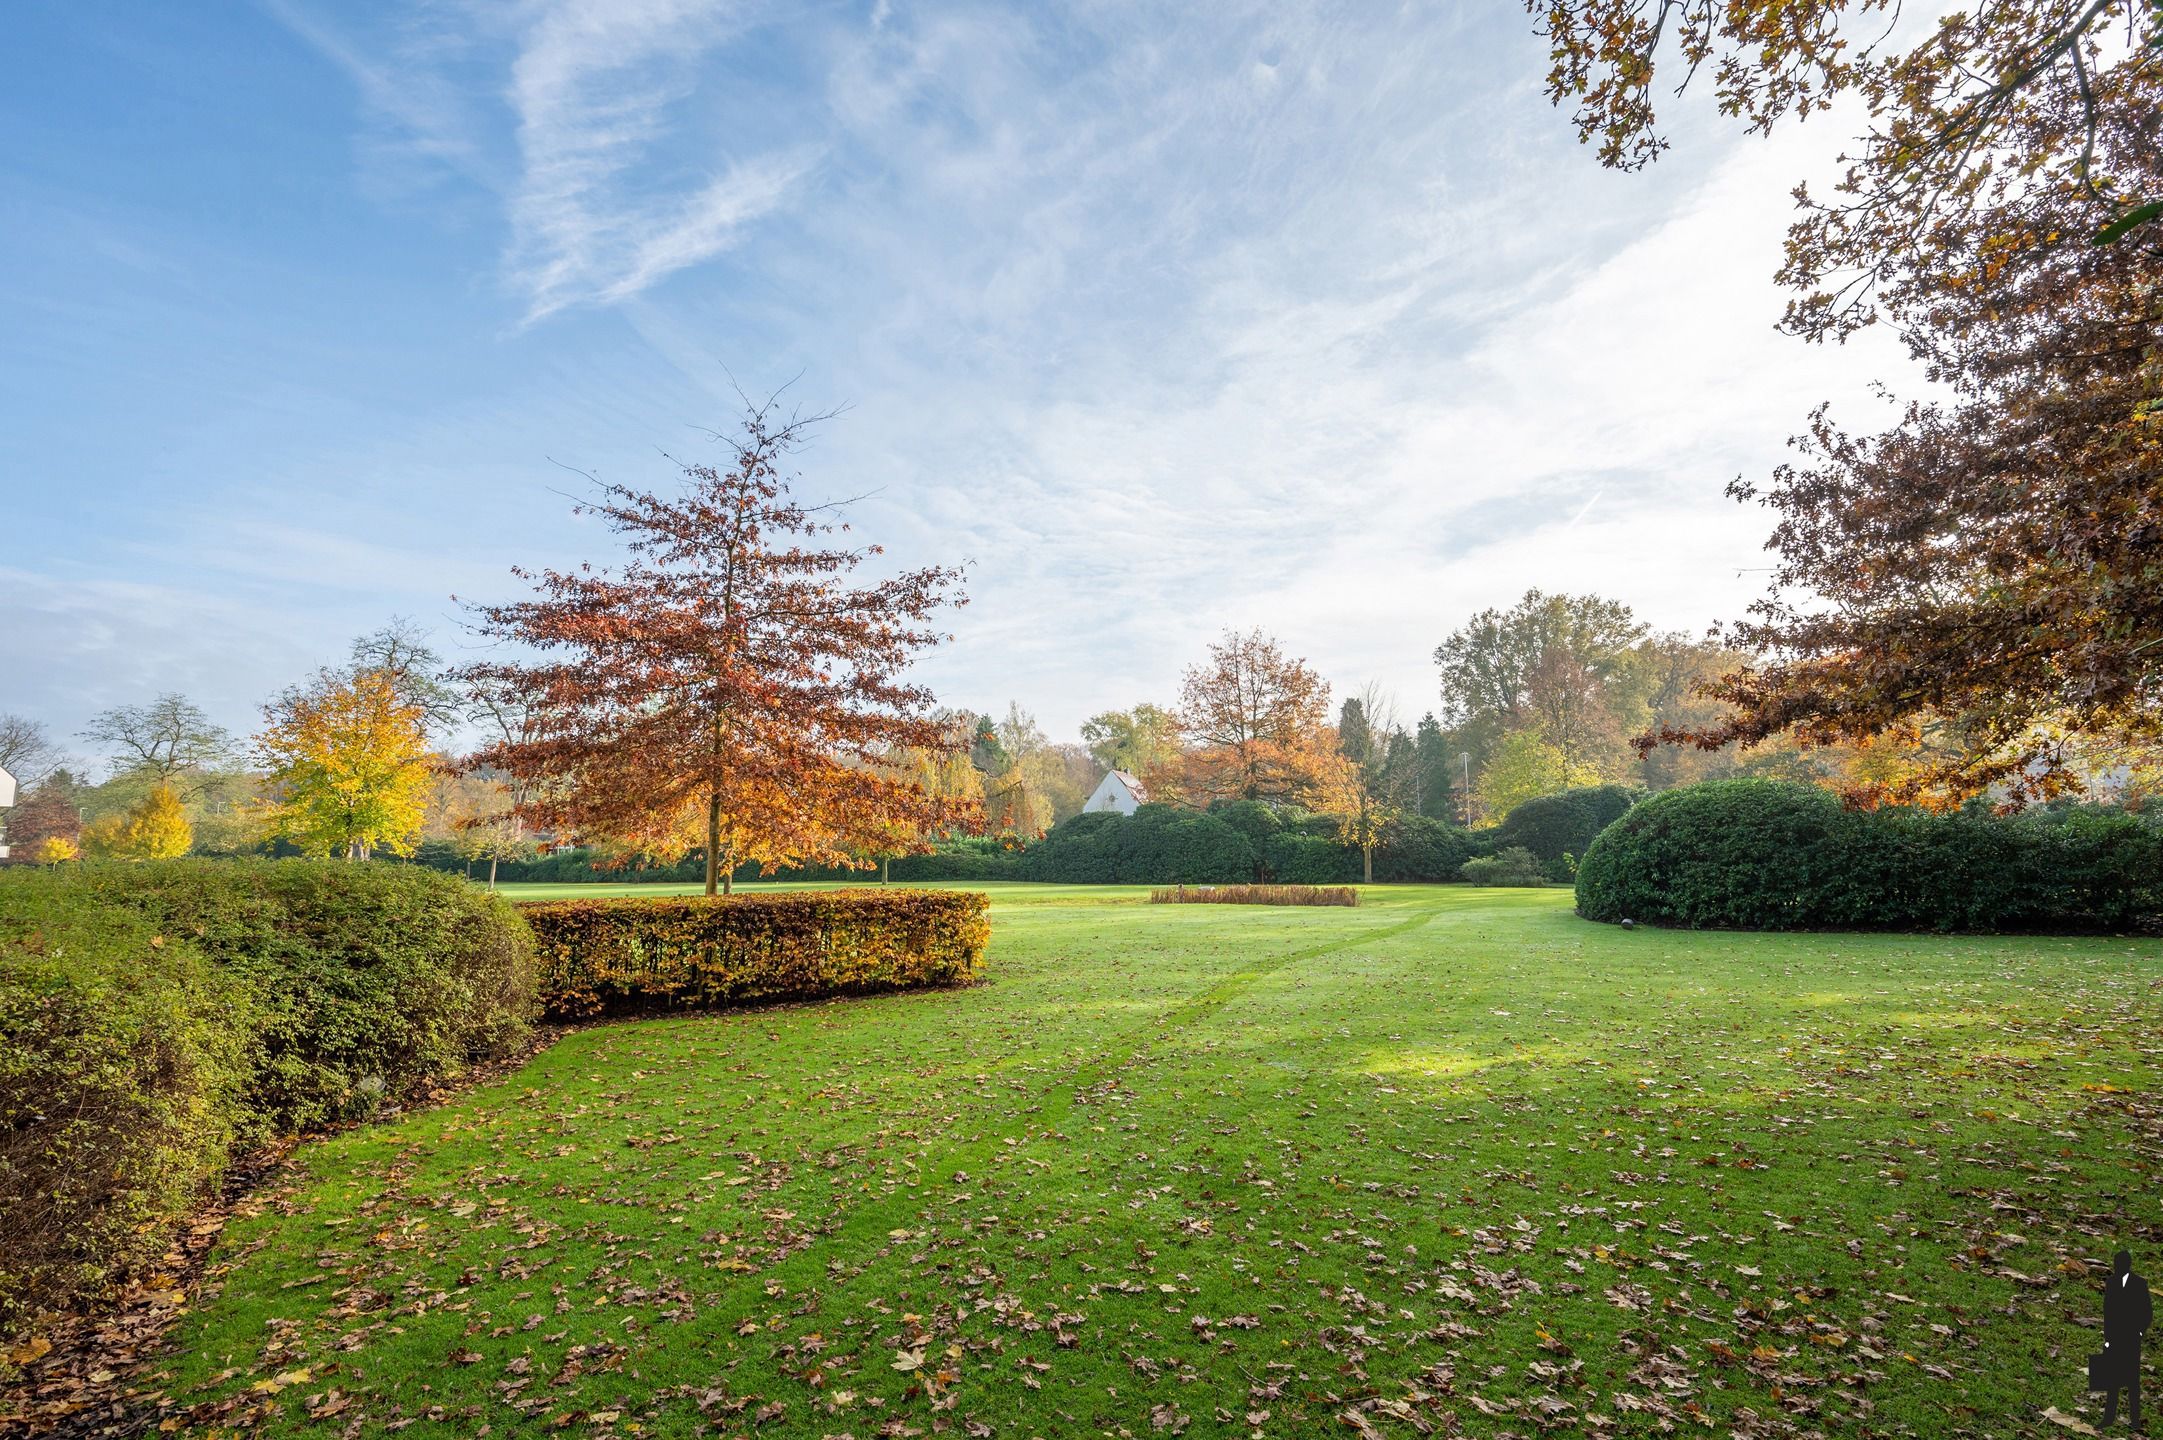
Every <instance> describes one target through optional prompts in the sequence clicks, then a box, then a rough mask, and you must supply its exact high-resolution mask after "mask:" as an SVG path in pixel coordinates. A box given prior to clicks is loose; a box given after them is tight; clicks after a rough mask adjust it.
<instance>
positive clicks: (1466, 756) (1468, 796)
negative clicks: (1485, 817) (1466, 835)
mask: <svg viewBox="0 0 2163 1440" xmlns="http://www.w3.org/2000/svg"><path fill="white" fill-rule="evenodd" d="M1457 763H1458V764H1460V765H1462V766H1464V776H1465V781H1464V807H1463V808H1464V817H1465V829H1467V830H1470V829H1471V828H1472V752H1471V751H1470V750H1466V751H1463V752H1461V753H1460V754H1459V755H1458V756H1457Z"/></svg>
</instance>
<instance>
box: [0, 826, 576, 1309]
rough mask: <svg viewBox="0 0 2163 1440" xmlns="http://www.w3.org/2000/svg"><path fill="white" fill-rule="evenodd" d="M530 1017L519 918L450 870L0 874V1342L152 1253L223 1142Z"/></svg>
mask: <svg viewBox="0 0 2163 1440" xmlns="http://www.w3.org/2000/svg"><path fill="white" fill-rule="evenodd" d="M533 999H534V995H533V952H532V942H531V939H530V937H529V936H528V934H527V931H526V928H525V926H524V925H523V924H521V923H520V922H519V919H518V916H517V914H516V912H515V911H513V910H512V909H511V907H510V906H509V905H508V904H506V903H505V902H503V901H501V900H498V899H495V898H493V897H491V896H488V895H486V894H485V893H483V892H481V891H479V890H476V889H475V888H473V887H472V886H469V885H467V884H465V883H464V882H463V881H460V880H458V879H455V878H453V877H451V876H446V875H439V874H434V873H431V872H428V871H422V870H416V869H413V868H410V867H406V866H396V865H384V864H371V863H362V864H348V863H344V862H338V863H324V862H320V861H305V860H280V861H238V860H172V861H162V862H157V863H151V864H125V863H115V864H109V865H107V864H90V865H71V866H67V867H64V868H63V869H61V870H58V871H48V870H41V869H35V868H30V867H12V868H10V869H8V870H6V871H5V872H0V1325H4V1324H6V1323H7V1322H9V1320H10V1318H11V1317H19V1316H21V1315H23V1314H26V1313H29V1312H30V1311H32V1310H35V1309H38V1308H43V1307H56V1308H59V1307H66V1306H68V1305H71V1304H73V1303H75V1302H78V1301H80V1300H83V1299H87V1298H90V1297H93V1296H95V1295H96V1294H97V1293H99V1292H100V1291H102V1290H103V1289H105V1288H106V1287H107V1286H109V1285H110V1284H111V1283H112V1282H114V1281H115V1280H117V1279H119V1278H121V1277H122V1276H123V1275H124V1274H125V1273H126V1272H127V1271H128V1270H130V1269H131V1268H132V1267H134V1266H136V1265H139V1264H141V1263H143V1262H144V1261H146V1260H148V1259H151V1258H154V1257H155V1256H156V1255H158V1254H159V1253H161V1252H162V1251H163V1249H164V1247H165V1244H166V1241H167V1238H168V1236H169V1234H170V1232H171V1227H172V1224H173V1222H174V1221H176V1220H178V1219H179V1218H180V1217H181V1216H183V1215H185V1214H186V1213H187V1212H188V1210H189V1209H190V1208H191V1207H192V1206H193V1204H194V1203H195V1201H196V1200H197V1199H198V1198H199V1197H200V1196H201V1195H202V1194H203V1192H204V1191H205V1190H206V1189H207V1188H208V1187H209V1186H210V1185H211V1184H213V1183H214V1182H215V1181H216V1179H217V1178H218V1176H219V1175H220V1174H221V1173H222V1172H223V1170H224V1168H225V1164H226V1160H227V1157H228V1155H229V1154H231V1153H232V1152H233V1151H234V1150H235V1149H236V1148H239V1147H245V1146H248V1145H251V1144H254V1143H258V1142H260V1141H263V1140H267V1139H270V1138H272V1137H274V1136H277V1135H282V1134H289V1133H293V1132H296V1131H302V1130H308V1129H314V1128H320V1127H321V1126H323V1125H326V1124H329V1123H332V1122H335V1121H338V1120H343V1119H348V1118H356V1117H359V1116H362V1115H365V1114H367V1113H369V1112H370V1111H372V1110H373V1109H375V1108H376V1107H377V1106H379V1105H381V1104H382V1103H384V1102H385V1101H396V1100H399V1099H401V1098H404V1097H406V1096H409V1095H411V1094H413V1093H415V1092H417V1091H420V1090H421V1089H423V1088H424V1087H425V1086H427V1085H428V1084H429V1083H430V1082H431V1081H433V1080H436V1079H438V1078H440V1077H443V1076H445V1075H449V1074H454V1073H456V1072H457V1071H458V1070H460V1069H462V1068H463V1067H464V1066H465V1065H466V1064H468V1063H469V1062H472V1061H475V1060H483V1059H488V1058H493V1057H496V1056H500V1055H504V1054H508V1053H511V1052H512V1051H513V1050H514V1049H515V1047H516V1046H517V1045H518V1044H519V1043H520V1042H521V1041H522V1040H523V1039H524V1038H525V1036H526V1035H527V1034H528V1032H529V1028H530V1027H529V1020H530V1016H531V1012H532V1010H533Z"/></svg>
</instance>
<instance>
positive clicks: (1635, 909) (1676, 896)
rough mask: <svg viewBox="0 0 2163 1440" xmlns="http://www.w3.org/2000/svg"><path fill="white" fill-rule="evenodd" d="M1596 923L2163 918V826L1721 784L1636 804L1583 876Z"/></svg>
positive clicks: (1864, 926)
mask: <svg viewBox="0 0 2163 1440" xmlns="http://www.w3.org/2000/svg"><path fill="white" fill-rule="evenodd" d="M1577 908H1578V913H1580V914H1582V915H1584V916H1586V917H1587V918H1588V919H1593V920H1622V919H1636V920H1641V921H1646V922H1648V923H1652V924H1658V925H1680V926H1691V927H1700V928H1725V929H1745V930H1812V929H1833V930H1947V931H1973V932H1990V931H2022V930H2030V931H2033V930H2125V929H2130V928H2133V927H2135V926H2138V925H2140V924H2142V923H2144V922H2145V921H2147V920H2148V919H2149V918H2150V917H2153V916H2155V915H2157V914H2158V913H2163V830H2158V829H2157V828H2156V827H2155V826H2153V825H2150V824H2147V823H2144V822H2143V821H2142V820H2141V819H2139V818H2138V817H2136V816H2133V815H2129V814H2126V813H2124V812H2122V811H2116V810H2106V809H2101V808H2075V809H2068V810H2062V811H2049V812H2037V813H2032V814H2024V815H2015V816H1996V815H1992V814H1989V813H1987V812H1984V811H1979V810H1964V811H1960V812H1958V813H1954V814H1931V813H1926V812H1923V811H1918V810H1904V809H1886V810H1874V811H1850V810H1847V809H1845V808H1844V807H1843V806H1842V805H1841V803H1840V801H1839V800H1838V799H1837V798H1836V797H1834V796H1833V795H1830V794H1828V793H1826V792H1825V791H1822V790H1818V789H1816V788H1814V787H1810V786H1803V785H1793V784H1786V783H1783V782H1779V781H1773V780H1721V781H1713V782H1711V783H1708V784H1703V785H1693V786H1688V787H1686V788H1683V789H1680V790H1670V791H1668V792H1666V793H1664V794H1660V795H1655V796H1653V797H1652V798H1651V799H1649V800H1646V801H1644V802H1643V803H1642V804H1640V805H1637V806H1636V807H1635V808H1633V809H1632V810H1631V811H1630V812H1629V813H1628V814H1627V815H1625V816H1624V817H1623V818H1622V819H1620V820H1618V821H1617V822H1615V824H1614V825H1613V826H1611V827H1609V829H1608V830H1607V831H1606V832H1605V833H1603V834H1602V835H1601V836H1600V838H1599V839H1598V840H1597V841H1595V842H1594V844H1593V846H1592V848H1591V849H1590V851H1588V852H1587V854H1586V855H1585V857H1584V860H1583V862H1582V863H1581V864H1580V865H1579V867H1578V872H1577Z"/></svg>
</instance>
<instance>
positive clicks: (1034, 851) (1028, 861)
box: [1017, 805, 1258, 885]
mask: <svg viewBox="0 0 2163 1440" xmlns="http://www.w3.org/2000/svg"><path fill="white" fill-rule="evenodd" d="M1257 858H1258V857H1257V856H1256V855H1255V852H1254V846H1253V845H1252V844H1250V843H1249V842H1248V840H1247V837H1246V836H1244V835H1242V834H1241V833H1240V832H1239V831H1238V830H1236V829H1234V828H1233V827H1232V826H1230V825H1227V824H1226V823H1225V822H1224V821H1222V820H1219V819H1217V818H1216V817H1215V816H1213V815H1205V814H1201V813H1198V812H1196V811H1192V810H1180V809H1175V808H1174V807H1172V806H1170V805H1144V806H1142V807H1141V808H1140V809H1138V810H1136V811H1135V812H1134V813H1133V814H1132V815H1120V814H1118V813H1117V812H1115V811H1109V810H1100V811H1096V812H1093V813H1089V814H1083V815H1075V816H1072V817H1070V818H1068V819H1066V820H1062V821H1060V822H1059V823H1058V824H1057V825H1054V826H1053V827H1052V829H1051V833H1050V834H1048V835H1046V836H1045V837H1044V838H1043V839H1041V840H1039V841H1037V842H1036V843H1035V844H1033V845H1031V846H1030V847H1029V848H1028V849H1026V850H1024V851H1022V853H1021V863H1020V865H1019V867H1018V875H1017V878H1019V879H1023V880H1044V881H1051V882H1055V883H1058V884H1063V885H1234V884H1238V883H1240V882H1242V881H1251V880H1253V879H1254V877H1255V865H1256V861H1257Z"/></svg>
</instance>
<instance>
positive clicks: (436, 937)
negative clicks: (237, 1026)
mask: <svg viewBox="0 0 2163 1440" xmlns="http://www.w3.org/2000/svg"><path fill="white" fill-rule="evenodd" d="M56 883H65V884H75V885H80V886H83V887H85V888H87V889H88V890H89V891H91V892H92V893H93V894H94V895H95V896H96V897H97V899H98V900H99V901H100V902H101V903H104V904H108V905H114V906H121V907H125V908H127V909H130V910H133V911H135V912H137V913H138V914H141V915H143V916H144V917H146V918H147V919H149V920H150V921H151V922H152V923H154V924H157V925H159V926H161V927H164V928H166V929H169V930H171V931H172V932H174V933H175V934H177V935H180V936H184V937H185V938H186V939H188V940H189V941H190V942H191V943H192V944H193V945H194V946H195V947H196V948H197V949H199V950H200V951H202V952H203V953H204V954H205V955H207V956H209V957H210V959H212V960H213V961H215V962H216V963H217V964H219V965H220V966H221V967H223V968H224V969H225V970H226V971H228V972H229V973H231V974H232V975H234V976H236V977H238V978H239V979H241V980H242V981H244V982H245V983H246V984H247V986H248V988H249V989H250V991H251V992H252V993H253V994H254V995H255V997H256V1007H257V1011H256V1017H255V1023H254V1026H253V1028H252V1032H251V1039H250V1046H251V1075H250V1079H249V1084H248V1112H249V1113H248V1115H247V1117H246V1119H247V1122H248V1125H249V1126H250V1127H251V1128H252V1129H255V1130H257V1131H260V1132H263V1133H272V1134H282V1133H290V1132H294V1131H300V1130H306V1129H310V1128H312V1127H315V1126H319V1125H323V1124H326V1123H329V1122H332V1121H336V1120H340V1119H344V1118H347V1117H349V1116H351V1115H354V1114H357V1113H360V1112H362V1111H365V1110H366V1109H369V1108H371V1107H372V1106H373V1105H374V1104H376V1103H378V1102H379V1101H380V1100H382V1099H386V1098H387V1099H392V1100H395V1099H398V1098H400V1097H401V1096H403V1095H405V1094H406V1093H408V1092H409V1091H411V1090H412V1089H414V1088H415V1087H416V1086H418V1085H420V1084H422V1083H424V1082H426V1081H429V1080H431V1079H434V1078H436V1077H438V1076H441V1075H446V1074H452V1073H455V1072H456V1071H458V1070H459V1069H460V1068H461V1067H462V1066H464V1065H465V1064H466V1063H467V1062H469V1061H472V1060H479V1059H486V1058H490V1057H493V1056H499V1055H506V1054H509V1053H511V1052H512V1051H513V1050H515V1049H516V1048H517V1046H518V1045H519V1043H520V1042H521V1041H522V1040H523V1039H524V1038H525V1036H526V1034H527V1033H528V1031H529V1020H530V1017H531V1016H532V1014H533V1012H534V1005H535V981H534V966H533V951H532V941H531V939H530V937H529V936H528V935H527V933H526V929H525V927H524V926H523V925H522V924H520V923H519V920H518V917H517V914H516V912H515V911H514V910H513V909H512V907H511V906H510V905H509V904H508V903H507V902H505V901H503V900H501V899H499V898H497V897H494V896H491V895H488V894H486V893H485V892H482V891H479V890H476V889H475V888H474V887H472V886H470V885H468V884H466V883H465V882H464V881H462V880H459V879H457V878H455V877H453V876H449V875H443V874H439V873H437V872H435V871H431V870H423V869H419V868H416V867H414V866H409V865H393V864H381V863H362V864H351V863H342V862H341V863H337V864H330V863H311V862H308V861H300V860H171V861H162V862H159V863H155V864H143V865H93V866H84V867H79V868H78V869H77V870H75V871H74V872H73V873H72V875H71V874H70V873H69V872H63V874H62V876H61V877H59V880H58V881H57V882H56Z"/></svg>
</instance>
